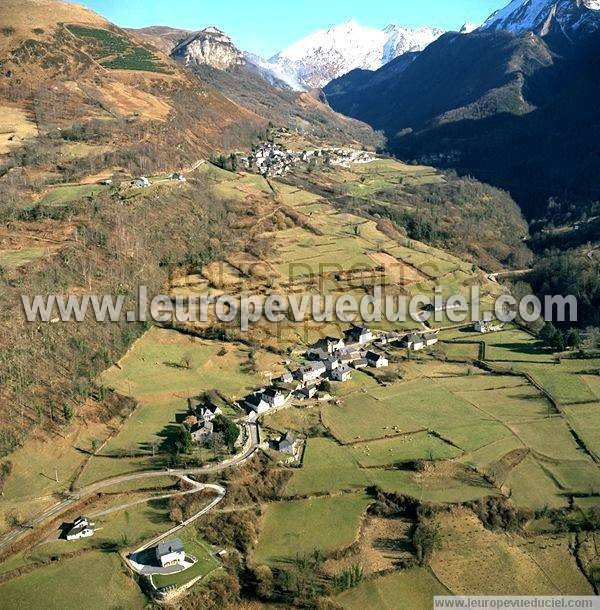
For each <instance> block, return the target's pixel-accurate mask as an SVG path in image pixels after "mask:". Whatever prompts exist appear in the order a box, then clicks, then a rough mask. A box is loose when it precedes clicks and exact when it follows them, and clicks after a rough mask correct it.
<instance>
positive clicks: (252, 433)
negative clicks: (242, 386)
mask: <svg viewBox="0 0 600 610" xmlns="http://www.w3.org/2000/svg"><path fill="white" fill-rule="evenodd" d="M246 429H247V432H248V441H247V443H246V447H245V448H244V450H243V451H242V452H241V453H238V454H237V455H235V456H234V457H232V458H230V459H228V460H225V461H223V462H219V463H218V464H212V465H210V466H202V467H200V468H181V469H168V470H144V471H140V472H134V473H130V474H122V475H118V476H116V477H111V478H110V479H104V480H102V481H98V482H97V483H92V484H90V485H87V486H85V487H82V488H81V489H79V490H77V491H75V492H72V493H71V494H70V495H69V497H68V498H65V499H64V500H62V501H61V502H58V503H57V504H55V505H54V506H51V507H50V508H48V509H46V510H45V511H43V512H41V513H40V514H38V515H36V516H35V517H33V518H32V519H30V520H29V521H28V522H27V523H26V524H25V525H23V526H22V527H19V528H17V529H14V530H12V531H10V532H9V533H8V534H5V535H4V536H3V537H2V538H0V551H1V550H3V549H5V548H7V547H9V546H10V545H12V544H13V543H15V542H16V541H17V540H18V539H19V538H21V537H22V536H24V535H25V534H27V533H29V532H31V531H32V530H34V529H35V528H36V527H38V526H39V525H41V524H42V523H44V522H45V521H47V520H48V519H51V518H54V517H57V516H58V515H60V514H61V513H63V512H65V511H66V510H68V509H69V508H70V507H71V506H73V504H75V503H76V502H79V501H81V500H83V499H84V498H87V497H89V496H92V495H94V494H95V493H98V492H99V491H101V490H102V489H105V488H106V487H110V486H111V485H117V484H119V483H127V482H128V481H137V480H139V479H147V478H153V477H162V476H165V475H171V476H174V477H179V478H180V479H183V480H186V481H187V482H189V483H192V484H194V485H198V486H200V485H201V484H199V483H197V482H195V481H192V480H191V479H189V477H190V476H192V475H200V474H211V473H215V472H222V471H223V470H227V469H229V468H233V467H235V466H239V465H241V464H243V463H244V462H246V461H247V460H248V459H249V458H250V457H252V455H254V453H255V452H256V451H257V449H258V446H259V444H260V435H259V431H258V425H257V424H254V423H248V424H246ZM204 488H212V489H215V491H217V493H218V494H219V495H218V496H217V498H216V499H215V500H213V502H211V503H210V504H209V505H208V506H206V507H204V508H203V509H202V510H201V511H200V512H198V513H196V514H195V515H193V516H192V517H191V518H190V519H188V520H187V521H185V522H184V523H183V524H180V525H178V526H176V527H175V528H173V529H171V530H169V531H168V532H166V533H163V534H161V535H160V537H158V538H157V539H156V540H161V539H162V538H164V537H165V536H169V535H170V534H172V533H173V532H175V531H177V530H179V529H181V528H182V527H185V526H186V525H188V524H189V523H191V522H192V521H194V520H195V519H197V518H198V517H200V516H202V515H204V514H206V513H207V512H208V511H209V510H211V509H212V508H213V507H214V506H216V505H217V504H218V503H219V502H221V500H222V499H223V498H224V497H225V494H226V490H225V488H224V487H221V486H220V485H202V489H204ZM199 490H200V487H198V489H194V490H191V491H190V492H183V493H182V492H177V493H175V494H169V496H165V497H170V496H174V495H183V494H185V493H192V492H193V491H199ZM149 499H155V497H152V498H149ZM138 503H141V502H134V503H132V505H133V504H138ZM125 507H126V506H125ZM121 508H122V507H121ZM115 510H116V509H115ZM96 516H99V514H96ZM153 542H155V540H152V541H150V542H149V543H147V544H146V545H145V546H144V547H142V549H138V550H143V549H144V548H146V546H150V545H151V544H152V543H153Z"/></svg>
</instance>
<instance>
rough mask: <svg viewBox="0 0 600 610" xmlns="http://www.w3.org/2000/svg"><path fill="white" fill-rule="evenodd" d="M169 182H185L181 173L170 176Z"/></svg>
mask: <svg viewBox="0 0 600 610" xmlns="http://www.w3.org/2000/svg"><path fill="white" fill-rule="evenodd" d="M170 178H171V180H179V182H185V181H186V180H185V176H184V175H183V174H182V173H181V172H175V173H174V174H171V176H170Z"/></svg>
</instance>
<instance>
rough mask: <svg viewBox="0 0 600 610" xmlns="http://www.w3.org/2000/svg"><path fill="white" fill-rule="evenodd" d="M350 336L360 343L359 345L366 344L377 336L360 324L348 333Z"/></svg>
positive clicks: (352, 339)
mask: <svg viewBox="0 0 600 610" xmlns="http://www.w3.org/2000/svg"><path fill="white" fill-rule="evenodd" d="M348 337H349V339H350V340H351V341H353V342H354V343H358V344H359V345H366V344H367V343H370V342H371V341H373V339H374V338H375V336H374V335H373V333H372V332H371V331H370V330H369V329H368V328H367V327H366V326H358V327H356V328H353V329H352V330H350V332H349V333H348Z"/></svg>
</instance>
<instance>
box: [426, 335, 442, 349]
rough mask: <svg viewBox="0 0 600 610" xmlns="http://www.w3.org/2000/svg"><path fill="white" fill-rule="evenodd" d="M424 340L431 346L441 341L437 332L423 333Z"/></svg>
mask: <svg viewBox="0 0 600 610" xmlns="http://www.w3.org/2000/svg"><path fill="white" fill-rule="evenodd" d="M423 340H424V341H425V346H426V347H431V346H432V345H435V344H436V343H437V342H438V341H439V337H438V336H437V333H423Z"/></svg>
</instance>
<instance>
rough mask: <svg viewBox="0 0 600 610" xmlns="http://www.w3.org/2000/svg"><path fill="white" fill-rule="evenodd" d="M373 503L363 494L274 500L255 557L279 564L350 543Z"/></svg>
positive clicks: (264, 561) (266, 515)
mask: <svg viewBox="0 0 600 610" xmlns="http://www.w3.org/2000/svg"><path fill="white" fill-rule="evenodd" d="M370 503H371V499H370V498H368V497H367V496H366V495H364V494H361V493H356V494H354V493H353V494H345V495H341V496H335V497H330V498H317V499H314V500H292V501H284V502H273V503H271V504H269V505H268V506H267V507H266V508H265V511H264V516H263V528H262V531H261V535H260V538H259V541H258V545H257V547H256V551H255V553H254V558H255V559H256V561H257V562H258V563H269V564H276V563H278V562H280V561H285V560H286V559H293V558H295V557H296V555H297V554H300V555H302V554H303V553H310V552H312V551H313V550H314V549H321V550H323V551H329V550H333V549H337V548H344V547H346V546H349V545H350V544H352V542H353V541H354V538H355V536H356V534H357V531H358V526H359V523H360V518H361V515H362V514H363V513H364V511H365V509H366V508H367V506H368V505H369V504H370Z"/></svg>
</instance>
